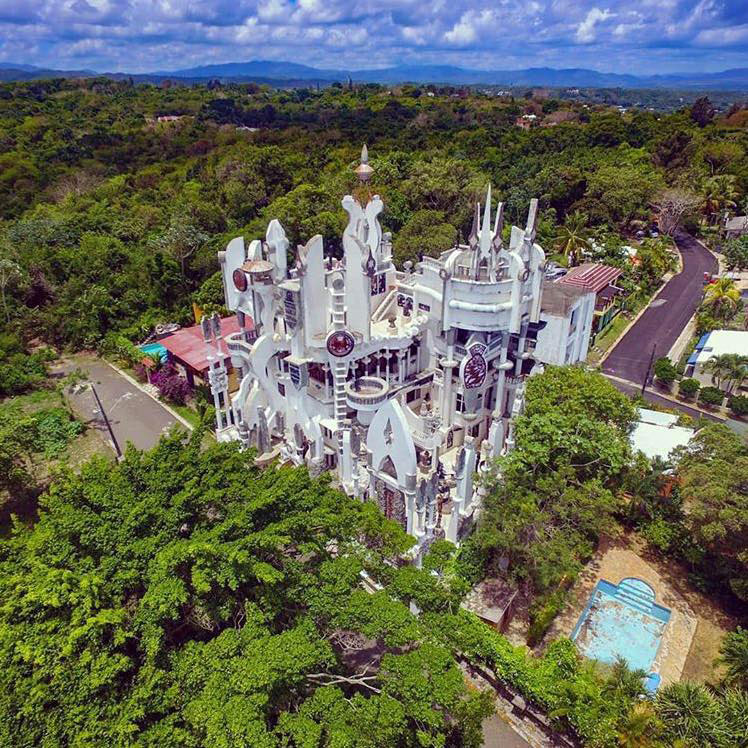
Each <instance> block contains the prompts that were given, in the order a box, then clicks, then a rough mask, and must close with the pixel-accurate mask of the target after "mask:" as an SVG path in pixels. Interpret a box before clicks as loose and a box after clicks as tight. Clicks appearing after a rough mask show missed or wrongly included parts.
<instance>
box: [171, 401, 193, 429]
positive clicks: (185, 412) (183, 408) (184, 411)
mask: <svg viewBox="0 0 748 748" xmlns="http://www.w3.org/2000/svg"><path fill="white" fill-rule="evenodd" d="M167 405H168V406H169V407H170V408H171V409H172V410H173V411H176V412H177V413H179V415H180V416H182V418H184V420H185V421H187V422H188V423H189V424H190V425H191V426H192V427H193V428H197V427H198V426H199V425H200V416H199V415H198V413H197V411H196V410H195V409H194V408H192V407H190V406H189V405H175V404H174V403H167Z"/></svg>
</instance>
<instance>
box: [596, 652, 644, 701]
mask: <svg viewBox="0 0 748 748" xmlns="http://www.w3.org/2000/svg"><path fill="white" fill-rule="evenodd" d="M646 677H647V673H646V672H645V671H644V670H642V669H636V670H632V669H631V668H630V667H629V666H628V663H627V662H626V660H624V659H623V658H622V657H617V658H616V661H615V663H613V667H612V668H611V670H610V675H609V676H608V679H607V680H606V681H605V684H604V685H603V692H604V693H606V694H610V695H611V696H615V697H619V698H623V699H627V700H631V701H635V700H636V699H640V698H642V697H644V696H646V695H647V689H646V688H644V679H645V678H646Z"/></svg>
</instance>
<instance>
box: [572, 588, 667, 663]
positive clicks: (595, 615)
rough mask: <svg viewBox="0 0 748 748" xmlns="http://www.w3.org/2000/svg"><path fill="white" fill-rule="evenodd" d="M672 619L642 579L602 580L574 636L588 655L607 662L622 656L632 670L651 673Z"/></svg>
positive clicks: (575, 640)
mask: <svg viewBox="0 0 748 748" xmlns="http://www.w3.org/2000/svg"><path fill="white" fill-rule="evenodd" d="M669 620H670V611H669V610H668V609H667V608H664V607H662V606H661V605H657V604H656V603H655V592H654V590H653V589H652V587H650V586H649V585H648V584H647V583H646V582H644V581H643V580H641V579H636V578H635V577H628V578H627V579H623V580H621V582H620V583H619V584H612V583H611V582H609V581H607V580H606V579H601V580H600V581H599V582H598V583H597V584H596V585H595V589H594V590H592V593H591V594H590V598H589V600H588V601H587V605H586V606H585V609H584V610H583V611H582V615H581V616H579V621H578V622H577V625H576V626H575V627H574V631H573V632H572V634H571V639H572V641H573V642H575V643H576V645H577V648H578V649H579V651H580V652H581V654H583V655H584V656H585V657H589V658H590V659H592V660H598V661H600V662H604V663H607V664H613V663H614V662H615V661H616V659H617V658H619V657H622V658H623V659H624V660H626V662H627V663H628V665H629V667H631V668H632V669H637V668H641V669H642V670H644V671H645V672H647V673H649V672H650V671H651V669H652V663H653V662H654V660H655V657H656V656H657V651H658V650H659V648H660V642H661V641H662V636H663V634H664V632H665V628H666V627H667V624H668V621H669Z"/></svg>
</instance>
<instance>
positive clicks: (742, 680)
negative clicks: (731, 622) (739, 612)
mask: <svg viewBox="0 0 748 748" xmlns="http://www.w3.org/2000/svg"><path fill="white" fill-rule="evenodd" d="M717 662H718V663H719V664H721V665H724V666H725V669H726V673H725V681H726V682H727V683H731V684H734V685H737V686H742V687H743V688H748V629H743V628H740V626H738V627H737V628H736V629H735V631H731V632H730V633H729V634H727V635H726V636H725V638H724V639H723V640H722V644H721V645H720V648H719V657H718V658H717Z"/></svg>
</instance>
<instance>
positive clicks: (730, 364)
mask: <svg viewBox="0 0 748 748" xmlns="http://www.w3.org/2000/svg"><path fill="white" fill-rule="evenodd" d="M706 366H707V369H708V370H709V371H710V372H711V373H712V384H716V385H717V387H719V388H720V389H721V388H722V385H723V384H724V385H725V390H726V392H728V393H729V392H732V391H733V390H734V389H735V388H736V387H740V385H741V384H743V382H744V381H745V379H746V377H748V356H741V355H740V354H739V353H722V354H721V355H719V356H713V357H712V358H710V359H709V361H707V363H706Z"/></svg>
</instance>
